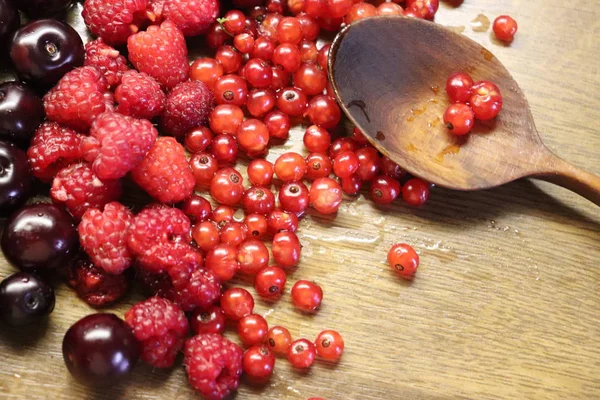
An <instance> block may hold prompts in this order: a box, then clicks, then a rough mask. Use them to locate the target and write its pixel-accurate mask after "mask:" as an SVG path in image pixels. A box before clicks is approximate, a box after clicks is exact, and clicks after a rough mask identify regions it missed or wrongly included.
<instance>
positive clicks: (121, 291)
mask: <svg viewBox="0 0 600 400" xmlns="http://www.w3.org/2000/svg"><path fill="white" fill-rule="evenodd" d="M59 272H60V273H61V274H62V275H63V276H64V278H65V279H66V281H67V283H68V284H69V286H71V287H72V288H73V289H75V291H76V292H77V295H78V296H79V297H81V298H82V299H83V300H84V301H85V302H86V303H88V304H89V305H91V306H92V307H103V306H106V305H109V304H112V303H114V302H115V301H117V300H119V299H120V298H121V297H123V296H124V295H125V294H126V293H127V290H129V277H128V276H127V274H124V275H113V274H109V273H107V272H106V271H104V270H103V269H102V268H99V267H96V266H95V265H94V264H93V263H92V262H91V261H90V259H89V258H87V257H86V256H84V255H80V256H78V257H77V258H76V259H75V260H74V261H73V262H71V264H70V265H69V266H68V267H66V268H63V269H61V270H60V271H59Z"/></svg>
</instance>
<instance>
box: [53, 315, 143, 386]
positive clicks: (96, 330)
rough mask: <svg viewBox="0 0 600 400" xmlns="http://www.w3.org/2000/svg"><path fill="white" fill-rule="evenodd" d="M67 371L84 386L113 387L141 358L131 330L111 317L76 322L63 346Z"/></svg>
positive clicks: (100, 316) (84, 319)
mask: <svg viewBox="0 0 600 400" xmlns="http://www.w3.org/2000/svg"><path fill="white" fill-rule="evenodd" d="M62 351H63V358H64V360H65V364H66V365H67V369H68V370H69V372H70V373H71V375H73V376H74V377H75V378H76V379H77V380H79V381H80V382H82V383H86V384H112V383H114V381H115V380H118V379H121V378H124V377H125V376H127V375H128V374H129V373H130V372H131V370H132V369H133V367H134V366H135V364H136V363H137V361H138V359H139V357H140V345H139V342H138V341H137V339H136V338H135V336H134V334H133V331H132V330H131V327H129V325H127V323H125V321H123V320H122V319H121V318H119V317H117V316H116V315H114V314H104V313H100V314H92V315H88V316H87V317H84V318H82V319H80V320H79V321H77V322H76V323H75V324H74V325H73V326H71V327H70V328H69V330H68V331H67V333H66V334H65V338H64V339H63V345H62Z"/></svg>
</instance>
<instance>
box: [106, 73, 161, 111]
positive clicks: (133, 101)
mask: <svg viewBox="0 0 600 400" xmlns="http://www.w3.org/2000/svg"><path fill="white" fill-rule="evenodd" d="M115 100H116V101H117V103H119V105H118V106H117V112H120V113H121V114H125V115H129V116H131V117H135V118H145V119H152V118H154V117H157V116H159V115H160V114H161V113H162V112H163V110H164V108H165V101H166V96H165V94H164V93H163V91H162V90H161V88H160V85H159V84H158V82H156V80H155V79H154V78H152V77H151V76H150V75H147V74H144V73H140V72H136V71H129V72H126V73H125V74H123V78H122V80H121V84H120V85H119V86H118V87H117V90H115Z"/></svg>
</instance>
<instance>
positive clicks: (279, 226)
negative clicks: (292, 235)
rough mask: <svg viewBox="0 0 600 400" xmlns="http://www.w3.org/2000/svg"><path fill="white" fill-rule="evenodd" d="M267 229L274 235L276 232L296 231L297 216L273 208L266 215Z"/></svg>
mask: <svg viewBox="0 0 600 400" xmlns="http://www.w3.org/2000/svg"><path fill="white" fill-rule="evenodd" d="M267 225H268V230H269V232H270V233H271V234H273V235H275V234H276V233H278V232H296V231H297V230H298V217H297V216H296V214H293V213H288V212H285V211H283V210H273V212H271V214H269V216H268V217H267Z"/></svg>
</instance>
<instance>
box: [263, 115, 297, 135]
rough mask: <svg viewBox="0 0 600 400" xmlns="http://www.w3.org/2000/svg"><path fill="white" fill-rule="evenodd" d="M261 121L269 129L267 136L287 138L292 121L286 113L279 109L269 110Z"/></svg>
mask: <svg viewBox="0 0 600 400" xmlns="http://www.w3.org/2000/svg"><path fill="white" fill-rule="evenodd" d="M263 122H264V123H265V125H266V126H267V129H268V130H269V136H270V137H271V138H274V139H283V140H285V139H287V138H288V136H289V134H290V129H291V127H292V121H291V119H290V117H289V116H288V115H287V114H285V113H283V112H281V111H279V110H275V111H271V112H270V113H268V114H267V115H266V116H265V118H264V119H263Z"/></svg>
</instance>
